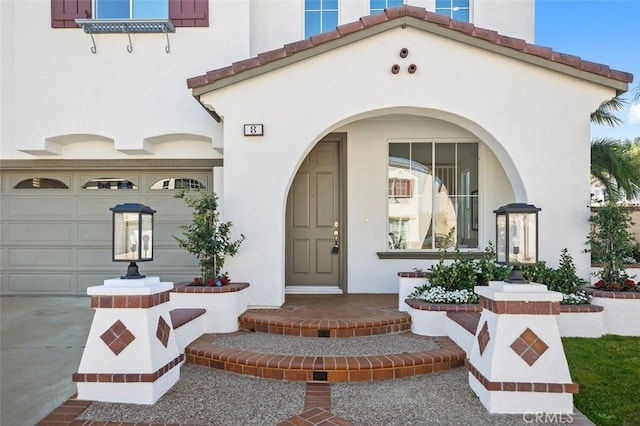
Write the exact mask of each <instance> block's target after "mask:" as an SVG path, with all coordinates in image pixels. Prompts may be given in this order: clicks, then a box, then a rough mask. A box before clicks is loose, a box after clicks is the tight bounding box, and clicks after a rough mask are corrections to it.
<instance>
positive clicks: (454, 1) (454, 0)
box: [436, 0, 469, 22]
mask: <svg viewBox="0 0 640 426" xmlns="http://www.w3.org/2000/svg"><path fill="white" fill-rule="evenodd" d="M436 13H441V14H443V15H447V16H449V17H450V18H451V19H455V20H456V21H464V22H469V0H436Z"/></svg>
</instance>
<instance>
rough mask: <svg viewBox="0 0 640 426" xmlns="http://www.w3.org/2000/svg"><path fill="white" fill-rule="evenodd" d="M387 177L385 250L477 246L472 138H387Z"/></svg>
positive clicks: (475, 157)
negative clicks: (467, 140) (458, 140)
mask: <svg viewBox="0 0 640 426" xmlns="http://www.w3.org/2000/svg"><path fill="white" fill-rule="evenodd" d="M387 178H388V180H387V182H388V184H387V185H388V187H387V202H388V230H387V240H388V247H389V249H390V250H406V249H426V250H434V249H438V248H441V247H444V246H445V245H447V246H452V245H454V244H458V245H459V246H460V247H465V248H477V247H478V216H477V215H478V144H477V143H435V142H392V143H390V144H389V166H388V175H387ZM449 236H451V240H448V237H449Z"/></svg>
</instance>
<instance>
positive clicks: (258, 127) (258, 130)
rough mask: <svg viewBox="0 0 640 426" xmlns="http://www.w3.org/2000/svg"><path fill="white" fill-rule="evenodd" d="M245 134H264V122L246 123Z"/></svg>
mask: <svg viewBox="0 0 640 426" xmlns="http://www.w3.org/2000/svg"><path fill="white" fill-rule="evenodd" d="M244 135H245V136H264V126H263V125H262V124H245V125H244Z"/></svg>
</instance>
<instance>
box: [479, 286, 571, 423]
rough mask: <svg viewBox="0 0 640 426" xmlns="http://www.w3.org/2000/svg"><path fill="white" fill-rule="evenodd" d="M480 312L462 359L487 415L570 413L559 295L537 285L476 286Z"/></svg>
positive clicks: (568, 378)
mask: <svg viewBox="0 0 640 426" xmlns="http://www.w3.org/2000/svg"><path fill="white" fill-rule="evenodd" d="M475 292H476V293H477V294H478V295H479V296H480V305H481V306H482V308H483V309H482V315H481V317H480V322H479V323H478V329H477V331H476V337H475V339H474V341H473V347H472V349H471V353H470V355H469V360H468V362H467V368H468V370H469V385H470V386H471V388H472V389H473V391H474V392H475V393H476V395H478V397H479V398H480V401H481V402H482V403H483V404H484V406H485V407H486V408H487V410H489V412H491V413H511V414H524V413H532V412H544V413H556V414H567V413H572V412H573V394H574V393H577V392H578V385H577V384H575V383H572V382H571V376H570V374H569V367H568V365H567V360H566V357H565V354H564V349H563V347H562V342H561V340H560V332H559V330H558V324H557V321H556V317H555V316H556V315H559V314H560V300H562V294H560V293H558V292H554V291H548V290H547V287H546V286H544V285H542V284H534V283H530V284H508V283H505V282H501V281H492V282H491V283H490V284H489V286H488V287H487V286H477V287H476V288H475Z"/></svg>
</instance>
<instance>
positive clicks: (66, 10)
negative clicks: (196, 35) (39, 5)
mask: <svg viewBox="0 0 640 426" xmlns="http://www.w3.org/2000/svg"><path fill="white" fill-rule="evenodd" d="M167 18H169V19H170V20H171V23H172V24H173V26H174V27H208V26H209V0H51V27H52V28H78V25H77V24H76V22H75V20H76V19H167Z"/></svg>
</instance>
